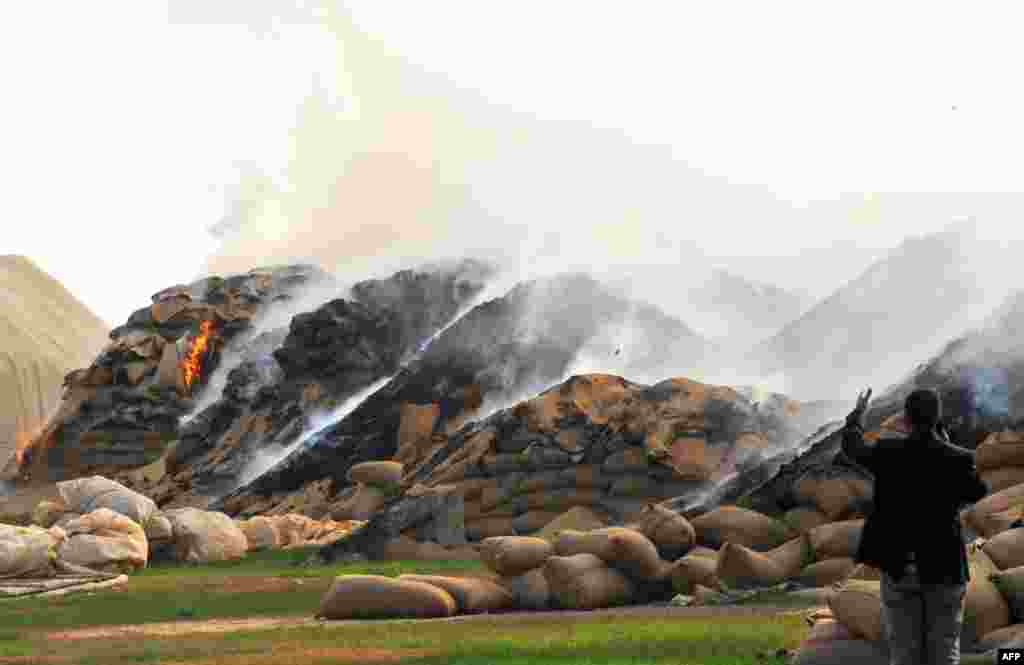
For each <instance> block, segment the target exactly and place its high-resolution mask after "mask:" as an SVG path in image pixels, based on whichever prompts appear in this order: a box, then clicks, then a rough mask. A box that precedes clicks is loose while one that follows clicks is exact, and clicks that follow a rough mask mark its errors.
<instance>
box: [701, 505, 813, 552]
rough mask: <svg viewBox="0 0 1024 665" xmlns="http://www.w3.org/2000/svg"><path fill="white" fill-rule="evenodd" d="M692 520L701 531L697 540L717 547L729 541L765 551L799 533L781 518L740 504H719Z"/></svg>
mask: <svg viewBox="0 0 1024 665" xmlns="http://www.w3.org/2000/svg"><path fill="white" fill-rule="evenodd" d="M690 523H691V524H693V528H694V529H695V530H696V532H697V542H698V543H699V544H701V545H705V546H707V547H715V548H717V547H721V546H722V544H723V543H725V542H726V541H729V542H730V543H736V544H738V545H743V546H744V547H749V548H750V549H752V550H757V551H759V552H763V551H766V550H770V549H772V548H774V547H778V546H779V545H781V544H782V543H784V542H786V541H787V540H789V539H791V538H793V537H794V536H796V535H797V534H796V533H795V532H794V531H793V530H792V529H790V528H789V527H788V526H787V525H786V524H785V523H783V522H781V521H780V520H777V519H775V518H772V517H768V516H767V515H763V514H761V513H759V512H756V511H753V510H747V509H746V508H740V507H738V506H721V507H719V508H715V509H714V510H712V511H710V512H707V513H704V514H703V515H700V516H699V517H695V518H694V519H692V520H690Z"/></svg>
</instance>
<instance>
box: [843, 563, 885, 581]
mask: <svg viewBox="0 0 1024 665" xmlns="http://www.w3.org/2000/svg"><path fill="white" fill-rule="evenodd" d="M849 578H850V579H851V580H869V581H873V580H879V581H880V580H881V579H882V571H881V570H879V569H878V568H875V567H874V566H869V565H867V564H866V563H858V564H857V565H855V566H854V567H853V570H851V571H850V575H849Z"/></svg>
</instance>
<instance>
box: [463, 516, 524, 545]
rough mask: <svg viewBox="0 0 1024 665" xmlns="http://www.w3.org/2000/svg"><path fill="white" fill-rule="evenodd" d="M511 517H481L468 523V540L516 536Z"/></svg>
mask: <svg viewBox="0 0 1024 665" xmlns="http://www.w3.org/2000/svg"><path fill="white" fill-rule="evenodd" d="M514 535H516V530H515V527H513V526H512V518H511V517H507V516H506V517H481V518H479V519H475V520H467V521H466V540H471V541H478V540H483V539H485V538H494V537H497V536H514Z"/></svg>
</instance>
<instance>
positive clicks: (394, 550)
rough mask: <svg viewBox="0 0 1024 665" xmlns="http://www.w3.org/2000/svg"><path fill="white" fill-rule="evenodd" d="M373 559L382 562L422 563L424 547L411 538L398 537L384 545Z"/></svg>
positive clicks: (375, 553)
mask: <svg viewBox="0 0 1024 665" xmlns="http://www.w3.org/2000/svg"><path fill="white" fill-rule="evenodd" d="M373 554H374V556H373V558H375V559H378V560H381V561H422V560H423V557H422V546H421V544H420V543H419V542H417V541H415V540H413V539H412V538H410V537H409V536H397V537H395V538H392V539H391V540H389V541H387V542H386V543H384V544H382V545H381V546H380V547H379V548H378V549H377V551H375V552H374V553H373Z"/></svg>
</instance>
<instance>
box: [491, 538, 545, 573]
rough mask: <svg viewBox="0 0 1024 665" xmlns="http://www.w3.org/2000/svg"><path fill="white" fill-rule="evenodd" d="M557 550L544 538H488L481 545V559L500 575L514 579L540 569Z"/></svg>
mask: <svg viewBox="0 0 1024 665" xmlns="http://www.w3.org/2000/svg"><path fill="white" fill-rule="evenodd" d="M554 552H555V550H554V547H552V545H551V543H549V542H548V541H546V540H544V539H543V538H533V537H531V536H504V537H496V538H486V539H484V540H483V541H482V542H481V543H480V558H481V560H482V561H483V562H484V564H485V565H486V566H487V567H488V568H490V569H491V570H493V571H494V572H496V573H498V574H499V575H505V576H509V577H513V576H515V575H521V574H523V573H525V572H526V571H528V570H533V569H534V568H539V567H540V566H542V565H544V562H545V561H546V560H547V558H548V557H549V556H551V555H552V554H554Z"/></svg>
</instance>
